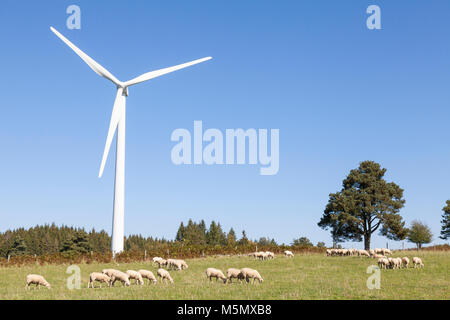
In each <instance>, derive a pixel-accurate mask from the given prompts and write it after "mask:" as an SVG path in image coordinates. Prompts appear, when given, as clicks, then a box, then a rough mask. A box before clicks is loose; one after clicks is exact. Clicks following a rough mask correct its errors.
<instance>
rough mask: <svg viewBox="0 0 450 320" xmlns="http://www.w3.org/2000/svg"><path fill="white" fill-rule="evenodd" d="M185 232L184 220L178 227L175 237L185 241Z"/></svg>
mask: <svg viewBox="0 0 450 320" xmlns="http://www.w3.org/2000/svg"><path fill="white" fill-rule="evenodd" d="M184 232H185V228H184V225H183V221H182V222H181V224H180V227H179V228H178V231H177V235H176V237H175V241H183V240H184Z"/></svg>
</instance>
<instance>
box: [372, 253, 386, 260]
mask: <svg viewBox="0 0 450 320" xmlns="http://www.w3.org/2000/svg"><path fill="white" fill-rule="evenodd" d="M372 258H374V259H381V258H386V256H383V255H382V254H378V253H376V254H375V255H374V256H373V257H372Z"/></svg>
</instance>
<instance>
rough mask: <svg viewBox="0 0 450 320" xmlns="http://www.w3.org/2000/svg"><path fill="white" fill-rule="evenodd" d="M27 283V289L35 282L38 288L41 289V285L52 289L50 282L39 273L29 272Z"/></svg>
mask: <svg viewBox="0 0 450 320" xmlns="http://www.w3.org/2000/svg"><path fill="white" fill-rule="evenodd" d="M26 281H27V285H26V286H25V289H28V290H29V289H30V285H31V284H35V285H36V287H37V288H38V289H40V288H41V287H40V286H44V287H46V288H47V289H51V286H50V283H48V282H47V280H45V279H44V277H43V276H41V275H39V274H29V275H27V279H26Z"/></svg>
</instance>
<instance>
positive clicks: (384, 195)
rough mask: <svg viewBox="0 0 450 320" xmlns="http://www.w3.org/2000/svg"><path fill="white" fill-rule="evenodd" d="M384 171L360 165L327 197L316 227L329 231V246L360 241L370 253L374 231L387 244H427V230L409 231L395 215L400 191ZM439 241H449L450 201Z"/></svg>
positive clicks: (401, 202)
mask: <svg viewBox="0 0 450 320" xmlns="http://www.w3.org/2000/svg"><path fill="white" fill-rule="evenodd" d="M385 173H386V169H385V168H381V166H380V164H378V163H376V162H374V161H363V162H361V163H360V165H359V167H358V168H356V169H353V170H351V171H350V173H349V174H348V175H347V177H346V178H345V179H344V181H343V183H342V189H341V190H340V191H338V192H336V193H331V194H330V195H329V200H328V204H327V205H326V208H325V210H324V214H323V216H322V218H321V219H320V221H319V223H318V225H319V227H321V228H323V229H326V230H330V232H331V236H332V238H333V242H335V243H337V242H343V241H348V240H350V241H362V240H364V247H365V249H366V250H368V249H370V242H371V236H372V234H373V233H374V232H376V231H377V230H378V231H379V233H380V235H382V236H385V237H387V238H388V239H391V240H397V241H398V240H404V239H406V238H407V239H408V240H409V241H411V242H413V243H416V244H417V246H418V247H419V248H420V247H421V246H422V244H424V243H430V242H431V240H432V234H431V230H430V228H428V226H426V225H425V224H424V223H422V222H420V221H414V222H413V223H412V225H411V228H406V227H405V222H404V221H403V218H402V217H401V216H400V214H399V211H400V209H401V208H402V207H403V206H404V204H405V200H404V199H403V189H402V188H400V187H399V186H398V185H397V184H395V183H394V182H387V181H386V180H385V179H384V175H385ZM443 211H444V214H443V216H442V218H443V220H442V230H441V236H440V238H441V239H444V240H446V239H448V238H449V237H450V200H448V201H447V205H446V207H444V209H443Z"/></svg>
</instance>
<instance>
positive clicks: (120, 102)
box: [98, 87, 125, 178]
mask: <svg viewBox="0 0 450 320" xmlns="http://www.w3.org/2000/svg"><path fill="white" fill-rule="evenodd" d="M124 105H125V97H124V96H123V89H122V88H120V87H119V88H118V89H117V95H116V99H115V101H114V107H113V111H112V114H111V120H110V123H109V130H108V136H107V137H106V144H105V150H104V151H103V158H102V164H101V165H100V171H99V173H98V177H99V178H101V177H102V175H103V170H104V169H105V164H106V159H108V153H109V149H110V148H111V143H112V140H113V138H114V133H115V132H116V129H117V125H118V124H119V121H120V119H121V118H122V115H123V107H124Z"/></svg>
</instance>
